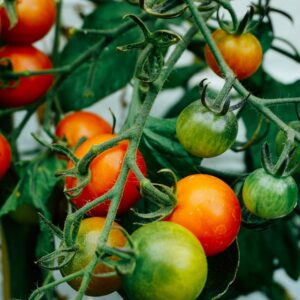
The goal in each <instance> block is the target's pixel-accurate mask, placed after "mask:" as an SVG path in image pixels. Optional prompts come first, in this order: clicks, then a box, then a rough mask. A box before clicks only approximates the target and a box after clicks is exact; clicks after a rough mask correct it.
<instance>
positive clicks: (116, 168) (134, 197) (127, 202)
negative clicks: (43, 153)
mask: <svg viewBox="0 0 300 300" xmlns="http://www.w3.org/2000/svg"><path fill="white" fill-rule="evenodd" d="M112 138H114V135H112V134H103V135H99V136H96V137H93V138H90V139H88V140H86V141H85V142H84V143H83V144H82V145H80V147H79V148H78V149H77V150H76V151H75V155H76V156H77V157H78V158H81V157H83V156H84V155H85V154H86V153H87V152H88V151H89V150H90V149H91V147H92V146H94V145H99V144H102V143H104V142H107V141H109V140H111V139H112ZM127 148H128V142H126V141H124V142H121V143H119V144H118V145H117V146H115V147H113V148H111V149H109V150H106V151H104V152H103V153H101V154H100V155H98V156H97V157H96V158H94V160H93V161H92V163H91V166H90V169H91V180H90V182H89V183H88V184H87V186H86V187H85V188H84V189H83V190H82V192H81V194H80V195H79V196H78V197H75V198H71V201H72V203H73V204H74V205H75V206H76V207H77V208H80V207H82V206H84V205H85V204H86V203H87V202H90V201H93V200H94V199H96V198H97V197H100V196H101V195H103V194H104V193H105V192H107V191H108V190H110V189H111V188H112V187H113V185H114V183H115V182H116V180H117V179H118V176H119V174H120V170H121V167H122V162H123V159H124V156H125V154H126V150H127ZM136 162H137V164H138V165H139V167H140V168H141V170H142V172H143V173H144V174H146V164H145V161H144V159H143V156H142V154H141V153H140V152H139V151H137V153H136ZM71 166H72V163H71V162H70V163H69V168H70V167H71ZM103 174H105V176H103ZM74 186H76V179H75V178H72V177H67V178H66V188H72V187H74ZM139 198H140V193H139V189H138V180H137V178H136V176H135V175H134V174H133V172H129V174H128V177H127V180H126V183H125V186H124V191H123V196H122V199H121V202H120V205H119V208H118V214H119V215H121V214H124V213H125V212H126V211H128V209H130V208H131V207H133V205H134V204H135V203H136V201H138V200H139ZM108 208H109V201H108V200H107V201H105V202H104V203H101V204H99V205H97V206H96V207H94V208H93V209H92V210H91V211H90V212H89V214H90V215H91V216H103V215H106V214H107V211H108Z"/></svg>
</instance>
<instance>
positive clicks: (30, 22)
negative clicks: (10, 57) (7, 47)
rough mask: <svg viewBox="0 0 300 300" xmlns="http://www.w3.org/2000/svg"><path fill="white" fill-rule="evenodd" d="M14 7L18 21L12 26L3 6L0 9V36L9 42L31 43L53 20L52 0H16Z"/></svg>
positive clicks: (48, 27) (54, 8) (53, 8)
mask: <svg viewBox="0 0 300 300" xmlns="http://www.w3.org/2000/svg"><path fill="white" fill-rule="evenodd" d="M16 9H17V15H18V22H17V24H16V25H15V26H14V27H13V28H11V25H10V22H9V19H8V17H7V14H6V12H5V10H4V8H1V9H0V17H1V19H2V34H1V38H2V39H3V40H5V41H6V42H8V43H10V44H22V45H25V44H32V43H33V42H36V41H38V40H39V39H41V38H42V37H44V36H45V35H46V34H47V33H48V31H49V30H50V28H51V27H52V25H53V24H54V22H55V18H56V5H55V1H54V0H17V7H16Z"/></svg>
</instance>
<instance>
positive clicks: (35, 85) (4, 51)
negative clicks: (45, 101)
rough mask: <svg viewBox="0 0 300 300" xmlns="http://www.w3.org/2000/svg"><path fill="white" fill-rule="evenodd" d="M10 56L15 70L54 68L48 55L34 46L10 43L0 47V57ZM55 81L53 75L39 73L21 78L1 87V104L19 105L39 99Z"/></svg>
mask: <svg viewBox="0 0 300 300" xmlns="http://www.w3.org/2000/svg"><path fill="white" fill-rule="evenodd" d="M1 58H8V59H9V60H10V61H11V62H12V66H13V71H15V72H21V71H41V70H47V69H51V68H52V63H51V61H50V59H49V58H48V56H46V55H45V54H44V53H43V52H41V51H39V50H37V49H36V48H34V47H33V46H13V45H8V46H5V47H2V48H0V59H1ZM52 82H53V76H52V75H37V76H29V77H22V78H20V80H19V82H14V83H13V82H12V83H11V86H10V87H7V88H4V89H1V88H0V105H1V106H4V107H19V106H24V105H28V104H31V103H33V102H35V101H37V100H39V99H40V98H41V97H42V96H44V94H45V93H46V92H47V91H48V89H49V88H50V86H51V84H52Z"/></svg>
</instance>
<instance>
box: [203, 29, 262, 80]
mask: <svg viewBox="0 0 300 300" xmlns="http://www.w3.org/2000/svg"><path fill="white" fill-rule="evenodd" d="M212 37H213V39H214V41H215V42H216V45H217V47H218V48H219V50H220V52H221V54H222V56H223V58H224V60H225V62H226V63H227V65H228V66H229V67H230V68H231V69H232V71H233V73H234V74H235V75H236V77H237V78H238V79H239V80H243V79H246V78H248V77H250V76H251V75H252V74H254V73H255V72H256V71H257V69H258V68H259V66H260V65H261V61H262V48H261V45H260V43H259V41H258V40H257V38H256V37H255V36H254V35H253V34H251V33H243V34H241V35H233V34H229V33H226V32H225V31H223V30H222V29H217V30H216V31H214V32H213V34H212ZM204 55H205V60H206V62H207V64H208V65H209V66H210V68H211V69H212V70H213V71H214V72H215V73H216V74H218V75H219V76H222V74H221V71H220V68H219V66H218V64H217V62H216V60H215V58H214V56H213V54H212V52H211V51H210V49H209V47H208V45H205V48H204Z"/></svg>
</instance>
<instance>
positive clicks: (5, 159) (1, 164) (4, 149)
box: [0, 134, 11, 179]
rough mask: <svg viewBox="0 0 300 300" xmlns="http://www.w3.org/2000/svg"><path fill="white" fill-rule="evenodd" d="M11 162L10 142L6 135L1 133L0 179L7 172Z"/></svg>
mask: <svg viewBox="0 0 300 300" xmlns="http://www.w3.org/2000/svg"><path fill="white" fill-rule="evenodd" d="M10 162H11V148H10V144H9V142H8V141H7V139H6V138H5V137H4V135H2V134H0V179H1V178H2V177H3V176H4V175H5V174H6V172H7V170H8V169H9V166H10Z"/></svg>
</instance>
